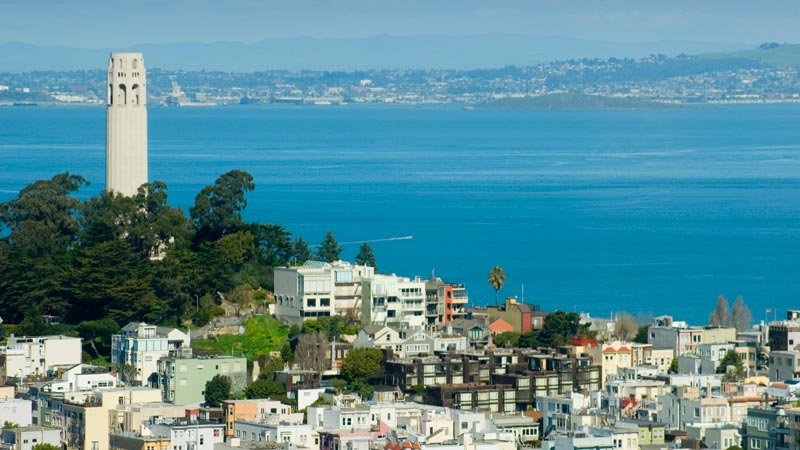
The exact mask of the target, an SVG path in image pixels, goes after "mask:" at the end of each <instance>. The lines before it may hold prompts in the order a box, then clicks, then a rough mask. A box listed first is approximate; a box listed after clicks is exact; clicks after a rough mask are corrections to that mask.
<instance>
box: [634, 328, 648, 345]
mask: <svg viewBox="0 0 800 450" xmlns="http://www.w3.org/2000/svg"><path fill="white" fill-rule="evenodd" d="M647 331H648V327H647V325H642V326H640V327H639V330H638V331H636V336H635V337H634V338H633V342H636V343H638V344H647Z"/></svg>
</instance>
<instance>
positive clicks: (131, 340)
mask: <svg viewBox="0 0 800 450" xmlns="http://www.w3.org/2000/svg"><path fill="white" fill-rule="evenodd" d="M178 353H180V354H182V355H183V356H189V355H191V337H190V336H189V333H184V332H183V331H181V330H179V329H177V328H169V327H157V326H155V325H148V324H146V323H144V322H131V323H129V324H127V325H125V326H124V327H122V333H121V334H115V335H113V336H111V362H112V364H119V365H123V364H126V365H130V366H133V367H134V368H135V369H136V371H135V373H134V374H133V377H132V379H130V380H124V381H125V382H126V383H128V384H129V385H135V386H143V385H151V386H155V385H157V384H158V380H157V378H156V377H157V373H158V360H159V359H161V358H163V357H166V356H169V355H170V354H178Z"/></svg>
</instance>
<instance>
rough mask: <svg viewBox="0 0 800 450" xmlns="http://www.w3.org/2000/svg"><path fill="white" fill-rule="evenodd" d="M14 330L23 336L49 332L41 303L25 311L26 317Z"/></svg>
mask: <svg viewBox="0 0 800 450" xmlns="http://www.w3.org/2000/svg"><path fill="white" fill-rule="evenodd" d="M14 331H15V332H16V333H17V334H18V335H21V336H42V335H44V334H47V324H46V323H44V315H43V314H42V310H41V308H39V305H35V304H34V305H33V306H31V307H30V308H28V309H27V310H26V311H25V318H24V319H22V322H20V323H19V324H18V325H17V327H16V328H15V329H14Z"/></svg>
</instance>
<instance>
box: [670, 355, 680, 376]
mask: <svg viewBox="0 0 800 450" xmlns="http://www.w3.org/2000/svg"><path fill="white" fill-rule="evenodd" d="M669 373H678V358H672V361H670V363H669Z"/></svg>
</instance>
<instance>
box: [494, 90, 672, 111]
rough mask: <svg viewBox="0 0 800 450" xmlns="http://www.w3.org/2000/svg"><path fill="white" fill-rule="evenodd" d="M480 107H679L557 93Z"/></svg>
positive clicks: (544, 108)
mask: <svg viewBox="0 0 800 450" xmlns="http://www.w3.org/2000/svg"><path fill="white" fill-rule="evenodd" d="M480 107H481V108H491V109H529V110H546V109H563V110H602V109H663V108H676V107H680V106H679V105H675V104H668V103H658V102H650V101H646V100H639V99H635V98H628V97H605V96H602V95H586V94H570V93H558V94H549V95H542V96H539V97H508V98H502V99H497V100H493V101H491V102H487V103H484V104H483V105H481V106H480Z"/></svg>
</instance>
